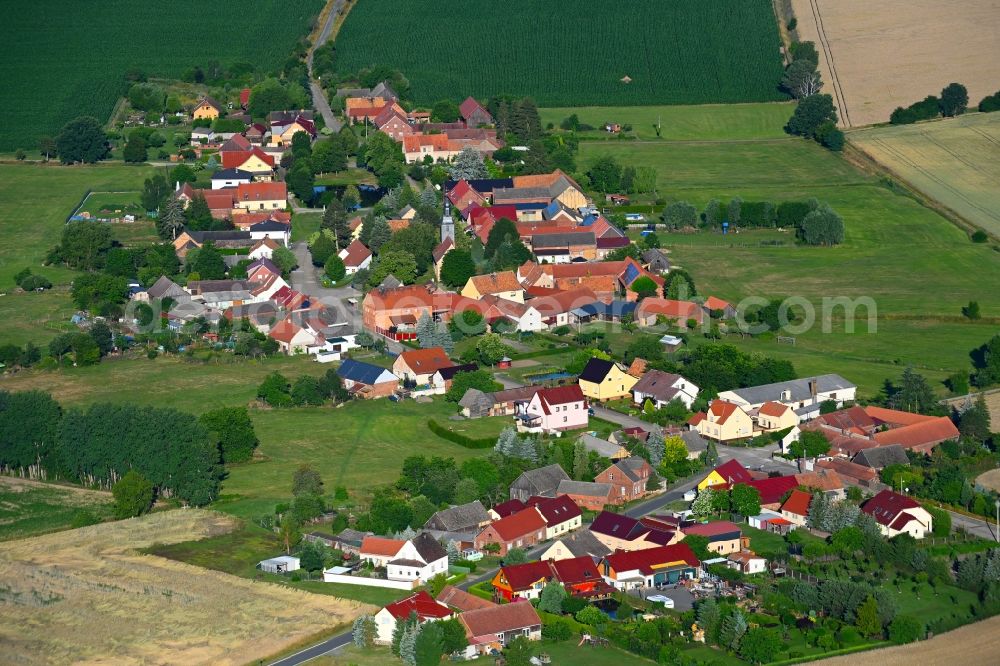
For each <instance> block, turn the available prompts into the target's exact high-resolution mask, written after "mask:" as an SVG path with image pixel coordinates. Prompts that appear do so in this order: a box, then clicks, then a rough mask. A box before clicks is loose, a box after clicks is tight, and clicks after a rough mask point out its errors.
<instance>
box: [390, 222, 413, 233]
mask: <svg viewBox="0 0 1000 666" xmlns="http://www.w3.org/2000/svg"><path fill="white" fill-rule="evenodd" d="M386 224H388V225H389V230H390V231H393V232H396V231H399V230H400V229H406V228H408V227H409V226H410V221H409V220H387V221H386Z"/></svg>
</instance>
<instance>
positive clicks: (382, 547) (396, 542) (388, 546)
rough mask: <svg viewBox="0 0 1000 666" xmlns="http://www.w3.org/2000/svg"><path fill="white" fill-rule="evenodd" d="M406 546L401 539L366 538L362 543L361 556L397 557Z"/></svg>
mask: <svg viewBox="0 0 1000 666" xmlns="http://www.w3.org/2000/svg"><path fill="white" fill-rule="evenodd" d="M405 545H406V542H405V541H402V540H400V539H386V538H384V537H377V536H366V537H365V538H364V539H362V541H361V554H362V555H384V556H386V557H395V556H396V554H397V553H399V551H400V549H402V547H403V546H405Z"/></svg>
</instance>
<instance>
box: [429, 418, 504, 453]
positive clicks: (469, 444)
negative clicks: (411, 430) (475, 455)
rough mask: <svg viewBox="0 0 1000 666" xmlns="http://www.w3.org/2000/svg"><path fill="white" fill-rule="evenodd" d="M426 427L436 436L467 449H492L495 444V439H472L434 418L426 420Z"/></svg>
mask: <svg viewBox="0 0 1000 666" xmlns="http://www.w3.org/2000/svg"><path fill="white" fill-rule="evenodd" d="M427 427H428V429H430V431H431V432H432V433H434V434H435V435H437V436H438V437H440V438H442V439H446V440H448V441H449V442H453V443H455V444H458V445H459V446H462V447H465V448H467V449H492V448H493V447H494V445H496V440H495V439H487V438H484V439H473V438H472V437H466V436H465V435H462V434H460V433H457V432H454V431H452V430H449V429H448V428H445V427H444V426H442V425H441V424H440V423H438V422H437V421H435V420H434V419H428V420H427Z"/></svg>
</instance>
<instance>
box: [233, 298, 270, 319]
mask: <svg viewBox="0 0 1000 666" xmlns="http://www.w3.org/2000/svg"><path fill="white" fill-rule="evenodd" d="M228 311H229V313H230V314H231V316H232V318H233V321H239V320H240V319H243V318H244V317H245V318H247V319H249V320H250V321H253V322H266V321H270V320H272V319H274V318H275V317H276V316H277V314H278V306H277V305H276V304H274V303H273V302H272V301H262V302H260V303H246V304H244V305H234V306H232V307H231V308H229V310H228Z"/></svg>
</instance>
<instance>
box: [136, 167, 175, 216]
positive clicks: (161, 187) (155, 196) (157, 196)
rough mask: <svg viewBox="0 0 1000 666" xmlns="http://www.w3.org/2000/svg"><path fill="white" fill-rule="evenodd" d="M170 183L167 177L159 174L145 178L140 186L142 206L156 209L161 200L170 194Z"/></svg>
mask: <svg viewBox="0 0 1000 666" xmlns="http://www.w3.org/2000/svg"><path fill="white" fill-rule="evenodd" d="M170 191H171V188H170V185H168V184H167V179H166V178H164V177H163V176H162V175H160V174H156V175H155V176H153V177H152V178H147V179H146V182H145V183H144V184H143V188H142V197H141V201H142V207H143V208H144V209H145V210H157V209H159V208H160V206H161V205H163V202H164V201H165V200H166V198H167V197H168V196H170Z"/></svg>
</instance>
